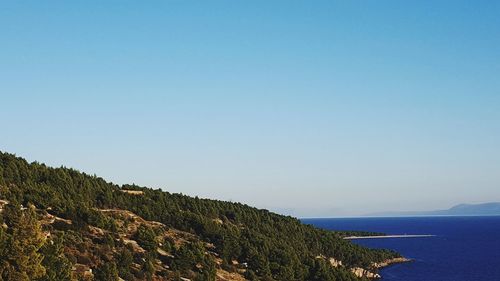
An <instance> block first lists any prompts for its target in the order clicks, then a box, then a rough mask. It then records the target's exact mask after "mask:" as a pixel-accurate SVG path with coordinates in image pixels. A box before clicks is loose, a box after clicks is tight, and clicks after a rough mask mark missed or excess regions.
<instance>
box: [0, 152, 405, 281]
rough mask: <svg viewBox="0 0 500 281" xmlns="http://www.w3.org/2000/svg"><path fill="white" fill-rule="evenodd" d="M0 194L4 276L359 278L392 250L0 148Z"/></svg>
mask: <svg viewBox="0 0 500 281" xmlns="http://www.w3.org/2000/svg"><path fill="white" fill-rule="evenodd" d="M0 199H2V201H0V205H1V206H2V210H3V211H2V212H1V220H2V221H1V222H2V223H3V227H2V228H0V253H1V255H0V279H2V280H75V279H78V280H120V279H119V278H121V279H124V280H270V281H271V280H287V281H292V280H318V281H319V280H321V281H328V280H360V279H364V278H366V277H368V276H371V277H374V276H377V275H376V271H377V268H378V266H377V265H378V264H381V263H383V262H384V261H387V260H390V259H393V258H397V257H399V255H398V254H397V253H395V252H392V251H388V250H371V249H367V248H364V247H361V246H358V245H355V244H352V243H351V242H349V241H345V240H343V239H342V236H341V234H338V233H335V232H329V231H325V230H320V229H316V228H314V227H312V226H310V225H304V224H302V223H301V222H300V221H299V220H297V219H295V218H292V217H286V216H281V215H277V214H274V213H271V212H269V211H267V210H260V209H256V208H252V207H249V206H247V205H244V204H240V203H230V202H223V201H217V200H207V199H199V198H197V197H195V198H193V197H188V196H184V195H181V194H171V193H168V192H163V191H161V190H153V189H149V188H145V187H139V186H136V185H123V186H118V185H115V184H112V183H109V182H106V181H105V180H103V179H102V178H99V177H96V176H90V175H87V174H85V173H81V172H78V171H76V170H74V169H68V168H64V167H61V168H51V167H47V166H45V165H44V164H40V163H37V162H33V163H28V162H27V161H26V160H24V159H22V158H18V157H16V156H15V155H12V154H8V153H0ZM22 206H24V207H22ZM12 245H18V247H17V246H16V247H14V246H12Z"/></svg>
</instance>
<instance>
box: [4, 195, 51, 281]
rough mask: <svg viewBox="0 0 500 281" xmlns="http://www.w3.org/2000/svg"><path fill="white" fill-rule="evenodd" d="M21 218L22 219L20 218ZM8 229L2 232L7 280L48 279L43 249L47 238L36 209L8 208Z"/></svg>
mask: <svg viewBox="0 0 500 281" xmlns="http://www.w3.org/2000/svg"><path fill="white" fill-rule="evenodd" d="M16 216H18V217H16ZM5 217H7V218H8V220H7V221H6V223H7V222H8V223H7V229H6V231H3V230H2V234H1V236H2V238H1V239H2V240H3V243H2V244H3V245H4V247H3V249H2V256H1V257H0V275H1V277H2V279H3V280H16V281H17V280H18V281H29V280H33V279H38V278H41V277H43V276H45V267H44V266H43V265H42V260H43V256H42V254H41V253H40V248H41V247H42V246H43V245H44V242H45V235H44V233H43V232H42V227H41V225H40V223H39V222H38V219H37V216H36V212H35V207H34V206H33V205H30V206H29V207H28V208H27V209H26V210H23V211H21V212H19V211H18V210H17V206H10V207H8V208H6V209H5Z"/></svg>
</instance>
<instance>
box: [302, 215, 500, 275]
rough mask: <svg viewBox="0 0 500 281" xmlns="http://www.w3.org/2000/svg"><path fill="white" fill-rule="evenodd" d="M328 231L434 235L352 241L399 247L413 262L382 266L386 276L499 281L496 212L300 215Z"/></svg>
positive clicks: (499, 234) (499, 241)
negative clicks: (479, 214)
mask: <svg viewBox="0 0 500 281" xmlns="http://www.w3.org/2000/svg"><path fill="white" fill-rule="evenodd" d="M303 221H304V222H305V223H310V224H313V225H315V226H317V227H321V228H324V229H329V230H366V231H376V232H384V233H387V234H434V235H436V237H425V238H392V239H364V240H355V242H356V243H358V244H361V245H364V246H367V247H371V248H387V249H392V250H395V251H398V252H399V253H401V254H402V255H403V256H405V257H408V258H411V259H414V262H411V263H404V264H397V265H393V266H390V267H388V268H385V269H383V270H381V274H382V277H383V280H387V281H500V216H497V217H415V218H342V219H304V220H303Z"/></svg>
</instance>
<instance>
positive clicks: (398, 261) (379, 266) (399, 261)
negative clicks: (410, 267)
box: [372, 257, 411, 268]
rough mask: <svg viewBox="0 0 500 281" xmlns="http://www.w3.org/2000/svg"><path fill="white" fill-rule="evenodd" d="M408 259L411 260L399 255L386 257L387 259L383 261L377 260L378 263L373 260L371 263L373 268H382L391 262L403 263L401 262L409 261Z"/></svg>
mask: <svg viewBox="0 0 500 281" xmlns="http://www.w3.org/2000/svg"><path fill="white" fill-rule="evenodd" d="M409 261H411V260H410V259H407V258H404V257H400V258H393V259H388V260H385V261H382V262H379V263H377V262H375V263H373V264H372V265H373V267H375V268H382V267H386V266H389V265H391V264H395V263H403V262H409Z"/></svg>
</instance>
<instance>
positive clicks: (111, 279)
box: [94, 262, 119, 281]
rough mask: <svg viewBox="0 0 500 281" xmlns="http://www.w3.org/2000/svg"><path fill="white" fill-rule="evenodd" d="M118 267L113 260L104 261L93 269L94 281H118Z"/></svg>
mask: <svg viewBox="0 0 500 281" xmlns="http://www.w3.org/2000/svg"><path fill="white" fill-rule="evenodd" d="M118 278H119V277H118V269H117V268H116V264H115V263H114V262H105V263H104V264H102V265H101V266H99V267H98V268H97V269H96V270H95V274H94V280H95V281H118Z"/></svg>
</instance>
